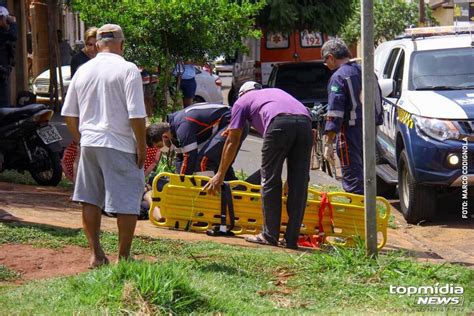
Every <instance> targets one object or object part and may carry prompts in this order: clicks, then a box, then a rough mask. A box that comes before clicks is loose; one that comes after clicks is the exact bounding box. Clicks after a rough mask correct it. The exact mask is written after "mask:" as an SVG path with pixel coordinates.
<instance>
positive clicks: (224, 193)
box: [206, 182, 235, 236]
mask: <svg viewBox="0 0 474 316" xmlns="http://www.w3.org/2000/svg"><path fill="white" fill-rule="evenodd" d="M227 212H229V221H230V225H227ZM234 225H235V214H234V203H233V202H232V189H231V188H230V185H229V183H227V182H224V183H223V184H222V187H221V224H220V225H215V226H214V228H213V229H208V230H207V232H206V234H207V235H209V236H234V233H233V232H232V229H233V228H234Z"/></svg>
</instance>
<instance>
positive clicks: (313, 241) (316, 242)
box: [298, 192, 334, 248]
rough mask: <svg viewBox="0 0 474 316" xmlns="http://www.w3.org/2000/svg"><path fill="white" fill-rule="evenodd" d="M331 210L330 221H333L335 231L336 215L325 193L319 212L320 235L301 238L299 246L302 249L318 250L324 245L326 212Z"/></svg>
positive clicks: (332, 226) (332, 225)
mask: <svg viewBox="0 0 474 316" xmlns="http://www.w3.org/2000/svg"><path fill="white" fill-rule="evenodd" d="M326 208H327V209H329V219H330V221H331V228H332V229H333V230H334V213H333V209H332V204H331V202H330V201H329V198H328V195H327V193H325V192H324V193H323V195H322V197H321V203H320V205H319V212H318V217H319V228H318V229H319V234H318V235H317V236H316V235H313V236H309V235H308V236H301V237H300V238H299V239H298V246H301V247H311V248H316V247H320V246H321V244H323V243H324V226H323V220H324V211H325V210H326Z"/></svg>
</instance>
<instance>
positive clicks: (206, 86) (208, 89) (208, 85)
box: [33, 65, 224, 103]
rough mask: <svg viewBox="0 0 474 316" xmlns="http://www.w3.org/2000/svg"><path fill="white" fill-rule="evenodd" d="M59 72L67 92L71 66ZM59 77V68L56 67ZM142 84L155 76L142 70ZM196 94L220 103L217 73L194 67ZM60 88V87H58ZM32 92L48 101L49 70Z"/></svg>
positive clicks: (220, 88) (199, 98)
mask: <svg viewBox="0 0 474 316" xmlns="http://www.w3.org/2000/svg"><path fill="white" fill-rule="evenodd" d="M61 72H62V76H63V85H64V91H65V93H66V92H67V88H68V87H69V83H70V82H71V68H70V66H69V65H66V66H62V67H61ZM57 76H58V77H59V68H58V69H57ZM142 80H143V84H148V83H154V81H155V80H156V77H155V76H153V75H150V74H149V73H148V72H143V76H142ZM196 84H197V88H196V96H195V97H194V101H195V102H213V103H222V102H223V101H224V98H223V96H222V81H221V79H220V78H219V76H217V75H211V74H209V73H207V72H205V71H202V70H201V69H199V68H198V67H196ZM60 89H61V88H60ZM33 93H34V94H36V96H37V101H38V102H40V103H41V102H49V70H46V71H44V72H42V73H41V74H40V75H39V76H38V77H36V79H35V80H34V81H33Z"/></svg>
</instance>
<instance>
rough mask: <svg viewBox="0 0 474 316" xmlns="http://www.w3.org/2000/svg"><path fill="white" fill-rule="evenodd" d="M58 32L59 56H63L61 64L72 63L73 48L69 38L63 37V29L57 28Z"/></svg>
mask: <svg viewBox="0 0 474 316" xmlns="http://www.w3.org/2000/svg"><path fill="white" fill-rule="evenodd" d="M56 33H57V35H58V47H59V56H61V66H67V65H70V64H71V57H72V54H73V50H72V48H71V46H70V45H69V43H68V42H67V40H65V39H63V32H62V31H61V30H57V31H56Z"/></svg>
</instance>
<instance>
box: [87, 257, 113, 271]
mask: <svg viewBox="0 0 474 316" xmlns="http://www.w3.org/2000/svg"><path fill="white" fill-rule="evenodd" d="M105 264H109V259H108V258H107V257H106V256H105V254H104V255H103V256H100V257H96V256H94V255H92V256H91V259H90V261H89V269H95V268H98V267H100V266H103V265H105Z"/></svg>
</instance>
